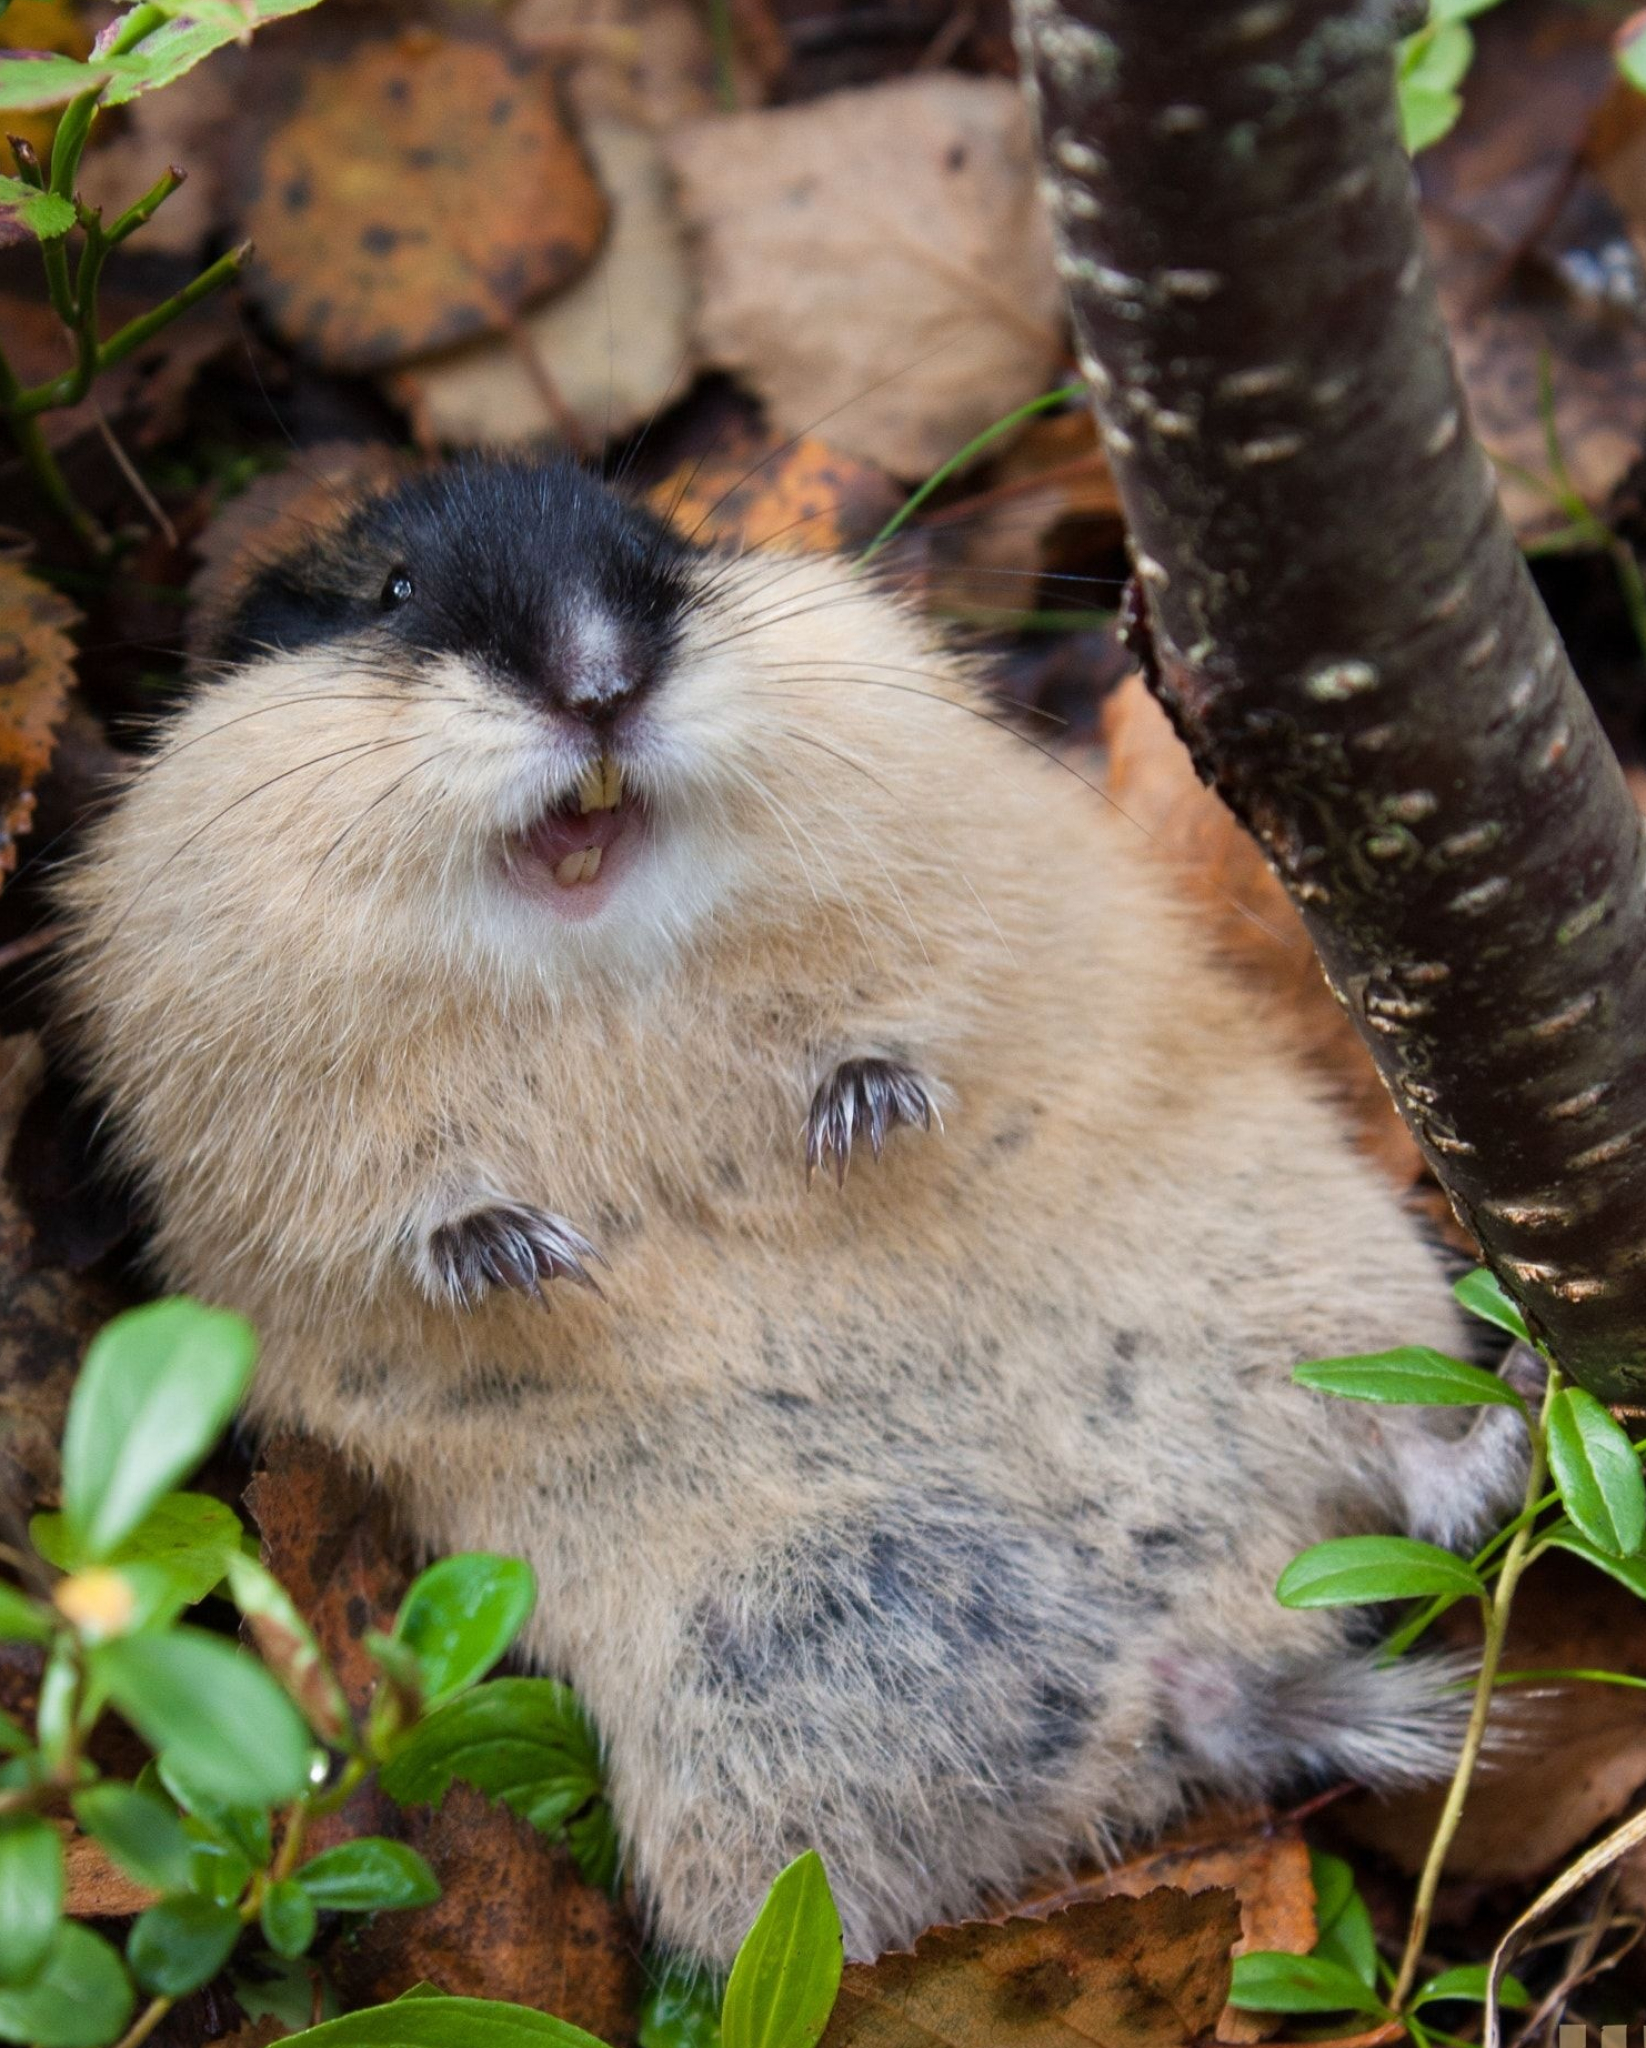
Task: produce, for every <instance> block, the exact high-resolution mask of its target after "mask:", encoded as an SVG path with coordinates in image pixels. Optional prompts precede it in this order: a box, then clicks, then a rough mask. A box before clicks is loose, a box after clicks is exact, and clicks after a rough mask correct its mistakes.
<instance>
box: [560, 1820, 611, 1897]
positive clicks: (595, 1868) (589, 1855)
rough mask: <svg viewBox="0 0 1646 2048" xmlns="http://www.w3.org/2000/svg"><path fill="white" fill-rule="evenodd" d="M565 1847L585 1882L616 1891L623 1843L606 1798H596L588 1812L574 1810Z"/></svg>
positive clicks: (568, 1823)
mask: <svg viewBox="0 0 1646 2048" xmlns="http://www.w3.org/2000/svg"><path fill="white" fill-rule="evenodd" d="M566 1847H567V1848H568V1849H569V1850H570V1851H571V1857H572V1861H573V1862H574V1863H575V1864H576V1865H577V1870H578V1875H579V1876H580V1877H581V1878H582V1880H583V1882H584V1883H585V1884H592V1885H594V1886H596V1887H597V1888H598V1889H599V1890H600V1891H603V1892H612V1893H614V1894H615V1892H616V1890H617V1873H618V1868H619V1866H620V1864H621V1863H622V1860H623V1845H622V1843H621V1842H620V1841H619V1840H618V1838H617V1822H616V1821H615V1820H614V1819H613V1817H612V1810H611V1808H610V1806H608V1805H607V1803H606V1801H605V1800H604V1799H597V1800H595V1801H594V1802H593V1804H592V1805H591V1806H590V1807H589V1808H588V1810H587V1812H585V1813H578V1814H574V1815H573V1816H572V1818H571V1819H570V1820H569V1821H567V1823H566Z"/></svg>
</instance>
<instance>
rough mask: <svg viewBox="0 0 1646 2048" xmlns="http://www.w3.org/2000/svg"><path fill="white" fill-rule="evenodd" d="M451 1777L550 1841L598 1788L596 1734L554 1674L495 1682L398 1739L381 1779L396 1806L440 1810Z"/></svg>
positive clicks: (601, 1783)
mask: <svg viewBox="0 0 1646 2048" xmlns="http://www.w3.org/2000/svg"><path fill="white" fill-rule="evenodd" d="M454 1778H459V1779H461V1780H462V1782H463V1783H464V1784H466V1785H473V1786H475V1787H476V1788H477V1789H478V1790H479V1791H481V1792H484V1793H486V1794H487V1795H488V1796H489V1797H491V1798H493V1799H500V1800H501V1801H502V1802H503V1804H504V1805H505V1806H506V1807H507V1808H508V1809H509V1811H510V1812H511V1813H516V1814H518V1815H519V1816H520V1818H521V1819H522V1820H526V1821H529V1822H530V1823H531V1825H532V1826H533V1827H534V1828H536V1829H537V1830H538V1832H539V1833H541V1834H545V1835H548V1836H550V1837H554V1836H557V1835H559V1834H560V1833H561V1832H562V1830H563V1829H564V1827H565V1824H566V1822H567V1820H568V1819H569V1818H570V1817H571V1816H572V1815H573V1814H574V1813H576V1812H577V1811H578V1809H579V1808H580V1807H583V1806H585V1805H586V1804H587V1803H588V1802H589V1801H590V1800H591V1799H597V1798H599V1797H600V1796H601V1794H602V1792H603V1789H604V1780H603V1777H602V1773H601V1767H600V1749H599V1744H598V1743H597V1741H596V1740H595V1734H594V1730H593V1729H592V1728H591V1727H590V1725H589V1721H588V1718H587V1716H586V1715H585V1714H584V1712H583V1709H582V1707H581V1706H580V1705H579V1704H578V1701H577V1696H576V1695H575V1694H574V1693H573V1692H572V1691H571V1689H570V1688H569V1687H568V1686H564V1685H561V1684H559V1683H558V1682H557V1681H556V1680H554V1679H552V1678H494V1679H493V1680H492V1682H491V1683H490V1685H487V1686H483V1687H481V1688H480V1690H479V1691H477V1692H470V1693H465V1694H464V1695H463V1697H462V1698H460V1699H455V1700H452V1701H451V1702H450V1703H449V1704H448V1705H446V1706H444V1707H441V1708H440V1709H439V1710H438V1712H436V1713H433V1714H431V1715H430V1716H429V1717H428V1719H427V1720H426V1721H423V1722H421V1723H420V1724H419V1726H418V1727H416V1728H415V1729H413V1730H412V1732H411V1734H410V1735H409V1736H407V1737H406V1738H405V1740H404V1741H403V1742H402V1743H401V1744H400V1746H399V1747H398V1748H397V1749H396V1750H395V1752H394V1754H393V1755H392V1756H391V1757H390V1758H389V1760H388V1762H387V1763H386V1764H385V1765H384V1766H383V1771H382V1777H381V1783H382V1786H383V1790H384V1791H385V1792H387V1793H388V1795H389V1797H390V1798H391V1799H394V1800H397V1801H398V1802H399V1803H400V1804H401V1805H402V1806H438V1805H439V1804H440V1802H441V1800H442V1799H444V1798H445V1796H446V1790H447V1787H448V1786H449V1785H450V1784H451V1782H452V1780H453V1779H454Z"/></svg>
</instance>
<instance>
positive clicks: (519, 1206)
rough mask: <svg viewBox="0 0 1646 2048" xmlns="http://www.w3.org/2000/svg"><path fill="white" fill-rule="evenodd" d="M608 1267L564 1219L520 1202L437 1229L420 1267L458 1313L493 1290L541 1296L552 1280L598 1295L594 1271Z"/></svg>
mask: <svg viewBox="0 0 1646 2048" xmlns="http://www.w3.org/2000/svg"><path fill="white" fill-rule="evenodd" d="M605 1263H606V1261H605V1260H604V1259H603V1258H602V1257H601V1255H600V1253H599V1252H598V1251H597V1250H596V1248H595V1247H594V1246H593V1245H592V1244H590V1242H589V1240H588V1239H587V1238H586V1237H585V1236H584V1235H583V1234H582V1232H581V1231H578V1230H574V1229H573V1228H572V1226H571V1225H570V1224H569V1223H567V1222H566V1221H565V1220H564V1218H562V1217H559V1216H551V1215H550V1214H549V1213H548V1211H547V1210H545V1209H529V1208H527V1207H526V1206H525V1205H524V1203H519V1202H496V1203H492V1204H490V1205H488V1206H487V1207H486V1208H484V1209H471V1210H470V1211H469V1212H468V1213H467V1214H466V1215H463V1216H454V1217H453V1218H452V1219H451V1220H450V1221H449V1222H446V1223H441V1224H438V1225H437V1226H436V1227H435V1228H434V1229H433V1230H431V1231H430V1232H429V1234H428V1237H427V1239H426V1240H425V1242H424V1244H423V1247H422V1252H421V1255H420V1257H419V1258H418V1261H417V1265H418V1277H419V1278H420V1279H421V1280H422V1282H423V1285H424V1287H425V1289H426V1290H427V1292H428V1293H429V1294H430V1295H432V1296H433V1298H434V1299H435V1300H436V1301H439V1302H446V1303H452V1304H454V1305H455V1306H457V1307H459V1308H472V1307H473V1306H474V1305H475V1303H476V1302H478V1301H479V1300H481V1299H482V1297H483V1296H485V1295H486V1294H488V1293H490V1291H491V1290H492V1289H493V1288H494V1287H512V1288H514V1289H515V1290H516V1291H517V1292H518V1293H521V1294H535V1295H538V1296H541V1295H542V1292H543V1288H544V1285H545V1283H546V1282H548V1281H550V1280H574V1281H576V1283H577V1285H578V1286H579V1287H588V1288H592V1289H593V1291H594V1292H595V1293H596V1294H598V1293H599V1292H600V1289H599V1287H598V1285H596V1282H595V1279H594V1276H593V1275H592V1274H591V1273H590V1271H589V1267H590V1265H592V1264H599V1265H602V1266H603V1265H604V1264H605Z"/></svg>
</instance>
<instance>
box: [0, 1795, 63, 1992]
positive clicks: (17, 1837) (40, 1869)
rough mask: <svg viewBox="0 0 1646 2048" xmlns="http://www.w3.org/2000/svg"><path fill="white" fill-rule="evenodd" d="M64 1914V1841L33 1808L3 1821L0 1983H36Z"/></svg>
mask: <svg viewBox="0 0 1646 2048" xmlns="http://www.w3.org/2000/svg"><path fill="white" fill-rule="evenodd" d="M62 1914H63V1843H62V1840H61V1838H60V1837H59V1835H58V1833H57V1830H56V1829H55V1828H54V1827H51V1826H50V1825H48V1823H47V1822H45V1821H43V1820H39V1819H37V1818H36V1817H35V1816H34V1815H33V1814H22V1815H19V1816H18V1817H17V1818H15V1819H12V1820H5V1821H0V1985H7V1984H32V1983H33V1982H34V1980H35V1978H37V1977H38V1976H39V1975H40V1973H41V1971H42V1970H43V1969H44V1968H45V1967H46V1959H47V1957H48V1956H49V1955H50V1954H51V1951H52V1947H53V1944H54V1943H55V1942H56V1940H57V1931H58V1927H59V1925H60V1923H61V1920H62Z"/></svg>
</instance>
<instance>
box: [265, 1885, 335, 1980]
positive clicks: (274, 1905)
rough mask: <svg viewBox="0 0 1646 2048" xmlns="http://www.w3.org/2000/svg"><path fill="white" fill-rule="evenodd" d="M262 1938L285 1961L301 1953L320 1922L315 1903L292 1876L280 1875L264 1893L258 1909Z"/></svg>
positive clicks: (293, 1958) (311, 1938) (291, 1959)
mask: <svg viewBox="0 0 1646 2048" xmlns="http://www.w3.org/2000/svg"><path fill="white" fill-rule="evenodd" d="M257 1917H258V1922H259V1924H260V1925H261V1927H262V1929H263V1939H264V1940H265V1941H266V1942H267V1943H268V1945H269V1947H270V1948H272V1949H273V1950H274V1952H275V1954H276V1955H277V1956H283V1957H285V1959H286V1960H287V1961H288V1962H291V1961H294V1960H295V1959H296V1958H297V1957H298V1956H300V1955H302V1954H304V1953H305V1952H306V1950H307V1948H308V1945H309V1943H310V1942H311V1941H313V1939H314V1930H315V1928H316V1927H317V1926H318V1925H319V1924H320V1915H319V1912H318V1911H317V1910H316V1907H315V1903H314V1901H313V1899H311V1898H310V1897H309V1895H308V1893H307V1892H306V1891H304V1889H303V1887H302V1886H301V1885H300V1884H299V1883H298V1882H297V1879H296V1878H295V1877H283V1878H282V1879H281V1880H280V1882H279V1883H278V1884H271V1885H270V1886H269V1888H268V1890H267V1891H266V1892H265V1893H264V1894H263V1903H262V1906H261V1907H260V1908H259V1911H258V1916H257Z"/></svg>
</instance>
